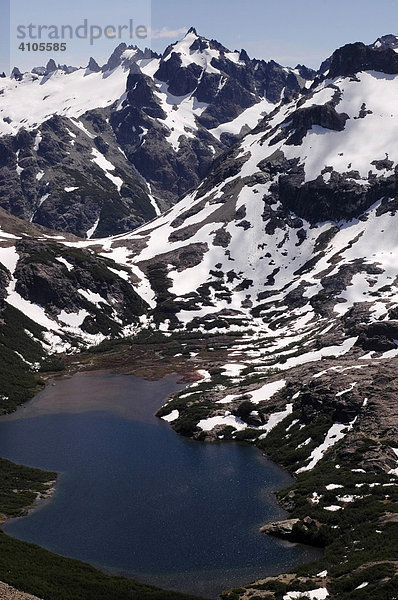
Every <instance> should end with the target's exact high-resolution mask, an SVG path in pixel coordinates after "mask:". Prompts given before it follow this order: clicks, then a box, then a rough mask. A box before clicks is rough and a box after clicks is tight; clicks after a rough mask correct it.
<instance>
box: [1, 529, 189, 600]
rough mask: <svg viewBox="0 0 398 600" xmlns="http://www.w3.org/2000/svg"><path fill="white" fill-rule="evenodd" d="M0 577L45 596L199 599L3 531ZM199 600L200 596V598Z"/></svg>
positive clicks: (62, 599)
mask: <svg viewBox="0 0 398 600" xmlns="http://www.w3.org/2000/svg"><path fill="white" fill-rule="evenodd" d="M0 580H1V581H4V582H6V583H8V584H9V585H12V586H14V587H16V588H17V589H21V590H23V591H25V592H28V593H30V594H34V595H36V596H38V597H39V598H44V599H45V600H190V599H191V600H195V598H197V597H195V596H190V595H188V594H179V593H177V592H168V591H165V590H160V589H158V588H155V587H151V586H148V585H145V584H141V583H139V582H137V581H135V580H133V579H127V578H125V577H115V576H111V575H106V574H105V573H102V572H101V571H97V570H96V569H94V567H91V566H90V565H88V564H86V563H82V562H80V561H78V560H73V559H70V558H64V557H62V556H58V555H56V554H52V553H51V552H48V551H47V550H44V549H43V548H40V547H39V546H35V545H33V544H28V543H26V542H21V541H19V540H15V539H13V538H11V537H9V536H7V535H5V534H4V533H2V532H0ZM197 600H198V599H197Z"/></svg>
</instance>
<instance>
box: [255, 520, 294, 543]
mask: <svg viewBox="0 0 398 600" xmlns="http://www.w3.org/2000/svg"><path fill="white" fill-rule="evenodd" d="M299 522H300V519H286V520H285V521H275V522H273V523H268V524H267V525H263V526H262V527H261V528H260V531H261V533H266V534H267V535H271V536H273V537H277V538H281V539H290V538H291V536H292V532H293V527H294V526H295V525H297V523H299Z"/></svg>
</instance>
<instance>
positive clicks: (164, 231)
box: [5, 34, 398, 365]
mask: <svg viewBox="0 0 398 600" xmlns="http://www.w3.org/2000/svg"><path fill="white" fill-rule="evenodd" d="M190 35H191V34H190ZM192 35H193V34H192ZM390 52H391V51H390V50H383V49H373V48H369V47H366V46H363V45H361V44H353V45H349V46H345V47H344V48H342V49H340V50H338V51H336V52H335V54H334V55H333V58H332V61H331V65H330V69H329V75H327V76H321V77H319V78H318V79H317V81H316V82H315V83H314V85H313V86H312V87H311V89H309V90H304V91H303V92H302V94H301V95H300V97H299V98H298V99H294V100H291V101H287V102H284V103H282V104H281V105H280V106H279V107H278V108H277V109H276V110H274V111H273V113H272V114H271V115H270V116H268V117H265V118H264V119H263V121H262V122H261V123H260V125H258V126H257V127H256V128H255V129H254V130H253V131H252V132H250V133H248V134H247V135H246V136H245V137H244V138H243V139H242V141H241V142H240V143H239V144H238V145H235V146H234V147H233V148H231V149H230V150H229V151H228V152H227V153H226V154H223V155H222V156H221V157H220V158H218V159H217V160H216V161H215V163H214V165H213V167H212V169H211V171H210V173H209V175H208V176H207V177H205V178H204V180H203V181H202V183H201V184H200V185H199V186H198V188H197V189H195V190H194V191H193V192H191V193H189V194H188V195H187V196H185V198H183V199H182V200H181V201H180V202H179V203H178V204H177V205H175V206H174V207H173V208H171V209H170V210H169V211H167V212H166V213H165V214H164V215H161V216H159V217H157V218H156V219H155V220H153V221H151V222H150V223H149V224H147V225H144V226H142V227H140V228H139V229H137V230H136V231H135V232H133V233H130V232H129V233H123V234H120V235H118V236H115V237H110V238H105V239H100V238H98V239H96V240H95V241H94V240H93V241H91V240H87V241H77V240H75V241H70V242H69V241H68V240H67V239H66V238H65V237H64V236H58V238H57V237H56V238H54V242H52V244H53V246H54V244H55V243H56V244H57V245H58V246H57V248H58V249H55V247H54V248H53V250H52V251H51V252H52V256H53V258H52V259H51V261H50V262H51V263H53V262H54V261H56V264H57V267H59V268H58V270H60V269H61V270H62V273H63V274H64V275H67V273H66V271H65V269H64V267H62V268H61V266H59V265H58V263H57V260H58V259H57V258H56V257H58V254H59V255H60V256H61V257H62V256H63V254H62V248H63V247H67V248H69V247H74V248H78V249H79V252H83V251H84V252H85V253H87V252H91V253H94V254H95V255H96V256H98V259H99V260H100V261H103V260H109V259H111V260H112V261H114V264H118V265H119V267H118V268H119V269H122V271H123V272H122V273H121V272H119V277H120V275H122V276H123V277H124V278H125V279H128V280H129V281H130V283H132V284H133V286H134V293H137V294H138V295H139V296H140V297H141V299H142V302H143V306H144V305H145V306H146V308H145V309H143V311H142V313H144V312H145V313H146V314H147V319H149V321H147V320H146V323H152V324H153V326H156V327H157V326H159V327H160V328H161V329H162V330H163V331H167V330H169V331H172V330H176V329H177V330H178V329H181V328H186V329H188V330H199V331H224V332H226V331H230V332H231V331H242V330H245V329H247V327H250V328H251V329H253V330H255V331H257V332H258V333H259V335H260V334H261V336H263V337H264V336H265V338H264V339H269V343H270V345H269V347H268V348H267V349H266V350H265V351H261V352H260V354H259V355H258V356H260V355H261V357H262V359H261V360H264V357H265V356H266V355H270V356H271V355H273V354H274V351H275V349H277V348H278V349H279V350H280V349H281V348H283V347H286V348H290V347H291V346H292V345H293V346H294V345H296V344H299V343H300V341H302V340H304V339H306V340H309V337H310V338H311V339H312V342H311V343H310V342H309V341H307V345H306V348H303V355H304V356H306V358H305V359H304V358H303V360H305V361H307V360H311V359H313V358H316V357H320V356H322V355H324V354H325V352H327V351H328V348H329V349H330V347H333V348H335V347H336V344H337V345H338V344H339V343H342V346H341V349H340V350H339V349H338V348H337V350H336V351H337V352H345V351H346V350H348V349H349V348H351V347H352V346H353V345H354V344H360V345H362V347H363V348H364V349H366V350H372V349H373V350H374V351H376V350H378V349H379V348H383V349H388V350H391V351H393V352H394V351H395V347H396V346H395V342H394V341H393V340H394V339H396V338H395V337H394V335H393V330H392V329H391V330H390V329H388V328H387V330H385V331H384V330H383V332H382V333H380V332H379V333H380V335H379V333H377V334H375V333H374V326H373V325H372V323H374V322H378V321H380V320H386V319H387V320H388V319H390V320H391V319H394V318H395V317H396V314H397V310H398V300H397V298H398V296H397V295H396V290H395V281H396V277H397V274H396V273H395V267H394V261H393V260H392V258H391V257H392V256H394V253H395V251H396V240H395V237H396V236H395V229H396V223H395V220H396V217H395V211H396V199H395V196H396V175H395V167H396V164H397V160H398V152H397V147H396V143H395V120H396V119H397V118H398V115H397V109H396V107H395V101H394V99H395V95H396V77H395V76H394V75H393V74H391V71H393V70H394V69H396V65H395V61H392V60H391V54H390ZM393 56H394V57H395V53H394V55H393ZM361 60H363V61H364V62H363V64H362V63H361V62H360V61H361ZM348 64H349V65H351V67H350V69H349V71H350V72H349V74H347V73H346V71H347V68H348V67H347V65H348ZM397 64H398V63H397ZM339 69H342V71H343V72H342V73H340V72H339ZM381 69H384V70H381ZM396 72H397V73H398V68H397V69H396ZM130 76H131V75H130ZM53 120H54V118H53ZM76 130H78V128H76ZM25 135H27V134H25ZM76 135H77V134H76ZM100 156H101V153H100V151H99V150H98V157H100ZM101 160H102V159H101ZM69 193H70V192H65V194H69ZM5 231H7V230H5ZM46 235H48V234H46ZM24 237H26V234H24ZM42 241H43V240H41V243H42ZM27 246H29V244H28V242H27V241H25V240H23V239H21V240H20V241H18V243H17V244H16V245H15V249H16V253H17V254H18V253H19V252H22V255H23V254H24V253H25V252H28V253H29V252H30V250H29V249H28V250H27ZM46 252H47V251H46ZM68 252H69V250H68ZM15 256H16V259H17V255H15ZM46 256H47V255H46ZM54 257H55V258H54ZM64 258H65V260H67V261H68V262H69V263H71V264H73V261H71V260H69V258H68V257H66V256H65V257H64ZM53 259H54V260H53ZM21 260H22V263H23V262H24V259H21ZM46 260H47V258H46ZM14 262H15V261H14ZM30 262H31V263H32V262H33V261H30ZM22 263H19V262H18V263H16V264H15V265H14V264H13V267H14V268H13V269H9V270H10V274H11V276H13V277H15V278H16V279H17V280H18V281H19V280H20V279H21V277H22V275H23V279H24V278H25V274H23V273H22V272H21V269H20V268H19V265H20V264H22ZM17 264H18V266H16V265H17ZM112 264H113V263H112ZM112 268H115V267H112ZM29 269H30V270H29V277H30V279H29V281H30V282H31V285H30V287H29V285H27V284H26V282H25V279H24V282H21V281H20V282H19V283H18V284H17V285H16V289H17V291H18V290H19V293H20V295H22V296H23V297H24V298H25V300H28V301H33V302H34V303H36V304H40V305H41V306H42V307H43V308H42V309H43V310H44V311H45V312H46V314H47V315H48V316H49V318H50V319H53V320H54V323H55V324H56V325H55V329H57V328H58V322H59V314H60V312H61V311H62V310H64V309H65V310H66V311H67V312H69V313H70V314H71V315H72V314H73V315H75V316H74V317H73V319H75V317H76V318H77V316H76V315H78V314H80V313H79V311H80V310H82V309H83V308H84V307H83V306H82V305H80V304H79V303H75V304H73V306H72V304H71V305H70V306H66V305H65V306H63V305H61V304H62V303H59V302H58V303H57V302H55V301H54V299H53V293H52V292H51V293H50V294H49V295H48V297H44V298H41V297H40V298H35V297H33V296H32V294H33V293H34V290H35V289H36V287H37V285H36V284H37V282H36V281H35V279H34V277H33V275H32V269H34V267H33V266H32V264H31V265H30V267H29ZM39 270H40V274H39V275H40V277H42V276H43V273H42V270H41V269H39ZM71 271H72V269H71ZM72 272H73V271H72ZM68 273H69V271H68ZM126 274H128V275H126ZM46 277H47V279H48V280H52V279H53V273H52V271H51V273H47V274H46ZM54 277H55V275H54ZM46 285H47V287H48V285H50V284H46ZM50 287H51V285H50ZM89 291H90V293H91V292H92V293H94V294H99V295H100V296H101V294H102V292H101V290H97V289H95V290H94V289H91V288H90V290H89ZM104 293H105V296H103V298H104V300H105V304H106V303H109V302H110V298H109V294H110V292H109V290H105V288H104ZM98 302H101V301H100V300H99V299H98ZM94 304H95V303H94ZM16 308H18V307H17V306H16ZM70 318H71V319H72V317H70ZM118 318H120V317H118ZM83 322H84V319H83V320H82V323H83ZM122 322H123V323H124V321H123V319H122ZM124 324H127V322H126V323H124ZM372 328H373V329H372ZM49 329H50V330H51V325H49ZM105 329H106V327H105ZM376 329H377V328H376ZM83 330H84V327H83ZM368 330H369V331H368ZM100 331H101V332H102V333H103V334H105V333H106V332H105V330H104V331H102V330H101V328H100ZM121 331H122V329H120V328H119V330H118V332H119V333H120V332H121ZM331 331H332V333H328V332H331ZM394 331H395V330H394ZM367 332H368V333H367ZM372 332H373V333H372ZM276 335H277V337H278V339H276V337H275V336H276ZM320 336H321V337H320ZM380 337H382V338H383V341H381V342H380V339H378V340H376V341H375V342H374V348H373V347H372V341H369V339H370V340H371V339H373V338H380ZM384 338H386V339H384ZM281 339H283V340H284V342H283V343H282V342H281ZM324 347H325V348H326V349H325V348H324ZM286 364H287V365H289V364H290V363H289V361H287V363H286Z"/></svg>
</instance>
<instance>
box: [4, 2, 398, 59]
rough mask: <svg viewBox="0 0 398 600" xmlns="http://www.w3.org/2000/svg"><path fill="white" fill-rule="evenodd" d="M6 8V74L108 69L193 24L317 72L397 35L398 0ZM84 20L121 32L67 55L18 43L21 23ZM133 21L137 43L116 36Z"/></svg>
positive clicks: (257, 53) (74, 43) (234, 44)
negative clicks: (130, 50)
mask: <svg viewBox="0 0 398 600" xmlns="http://www.w3.org/2000/svg"><path fill="white" fill-rule="evenodd" d="M10 3H11V6H12V10H11V26H10V18H9V17H8V13H9V6H10ZM0 9H1V14H2V20H1V23H0V27H1V28H2V31H1V32H0V33H1V35H0V70H6V71H7V70H8V68H9V65H11V67H13V66H14V65H17V66H19V68H20V69H21V70H27V69H30V68H32V67H33V66H36V65H41V64H45V63H46V62H47V60H48V59H49V58H50V56H53V57H54V58H55V60H56V62H59V63H61V64H64V63H66V64H73V65H77V66H80V65H86V64H87V62H88V59H89V58H90V56H94V58H96V59H97V60H98V62H99V63H100V64H103V63H104V62H106V60H107V57H108V56H109V55H110V54H111V52H112V50H113V48H114V47H115V46H116V45H117V44H118V43H119V41H126V43H137V45H139V46H150V47H152V48H153V49H154V50H156V51H158V52H162V51H163V50H164V48H165V47H166V46H167V45H168V44H170V43H173V42H174V41H176V40H177V39H179V38H181V37H182V35H183V33H184V31H185V30H186V29H187V28H189V27H190V26H194V27H196V29H197V31H198V33H199V34H201V35H203V36H204V37H208V38H214V39H217V40H218V41H219V42H221V43H222V44H224V45H225V46H227V47H228V48H230V49H231V50H235V49H238V50H240V49H241V48H245V50H246V51H247V52H248V54H249V55H250V56H251V57H254V58H263V59H266V60H270V59H274V60H276V61H277V62H279V63H281V64H283V65H286V66H295V65H296V64H297V63H301V64H306V65H308V66H310V67H314V68H317V67H318V66H319V65H320V63H321V62H322V60H323V59H324V58H326V57H327V56H329V55H330V54H331V53H332V52H333V50H335V49H336V48H338V47H340V46H342V45H344V44H346V43H349V42H354V41H363V42H365V43H371V42H373V41H375V40H376V39H377V37H379V36H381V35H384V34H387V33H397V34H398V2H397V0H378V2H377V10H376V9H375V2H374V0H349V1H348V2H347V0H334V1H331V0H245V1H242V0H197V1H196V2H189V0H188V1H187V0H152V2H151V1H150V0H83V1H82V0H68V2H65V3H57V2H54V0H0ZM85 19H87V23H88V26H89V27H90V26H93V27H95V28H101V29H105V26H106V25H110V26H112V27H114V28H115V29H112V30H109V31H110V35H109V39H106V38H105V37H104V36H103V37H102V38H101V39H98V40H94V41H93V44H90V40H89V39H76V38H75V39H73V40H71V39H67V40H66V42H67V49H66V51H65V52H60V51H58V52H54V51H53V52H50V53H47V52H39V51H33V50H27V47H26V46H25V48H24V50H23V51H22V50H21V49H19V46H20V44H21V42H24V43H27V42H31V43H35V41H36V42H38V41H39V40H38V39H36V38H35V39H28V38H27V37H25V39H21V38H18V37H17V26H18V25H20V26H21V25H22V26H23V27H24V28H25V29H24V32H25V34H26V35H27V29H26V27H27V25H28V24H30V23H32V24H35V25H38V24H42V25H46V26H49V25H57V26H58V27H60V26H61V25H70V26H71V27H73V30H74V31H75V28H76V27H77V26H78V25H81V24H82V23H84V20H85ZM130 19H132V20H133V28H132V33H133V37H124V38H123V40H119V39H114V38H113V37H112V35H111V34H112V33H113V32H114V31H115V30H116V31H117V29H118V27H119V26H123V25H124V26H126V25H128V26H130ZM395 24H397V25H395ZM138 25H144V26H145V27H146V28H147V30H148V32H149V33H150V34H151V35H152V39H149V37H147V38H141V39H138V38H137V37H136V36H135V33H136V32H135V28H136V27H137V26H138ZM395 27H396V28H395ZM126 31H127V29H126V28H125V29H124V30H123V33H125V32H126ZM97 32H98V29H95V34H96V35H97ZM141 33H142V31H141ZM125 35H126V34H125ZM128 35H130V30H129V34H128ZM42 40H43V41H45V42H50V41H52V42H54V39H53V40H49V39H48V38H47V37H46V35H45V30H44V33H43V36H42ZM59 41H62V40H59Z"/></svg>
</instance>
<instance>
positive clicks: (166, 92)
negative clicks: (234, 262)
mask: <svg viewBox="0 0 398 600" xmlns="http://www.w3.org/2000/svg"><path fill="white" fill-rule="evenodd" d="M313 77H314V73H313V72H312V71H311V70H310V69H306V68H305V67H298V68H297V69H286V68H283V67H281V66H279V65H277V64H276V63H274V62H273V61H271V62H269V63H266V62H265V61H258V60H251V59H249V57H248V56H247V54H246V53H245V52H244V51H241V52H229V51H228V50H227V49H226V48H224V47H223V46H222V45H221V44H219V43H217V42H215V41H208V40H206V39H204V38H203V37H200V36H199V35H198V34H197V33H196V31H195V30H194V29H191V30H190V31H189V32H188V33H187V34H186V36H185V37H184V39H183V40H181V41H180V42H177V43H176V44H174V45H172V46H169V48H167V50H166V51H165V53H164V54H163V55H162V56H157V55H155V54H153V53H152V52H151V51H150V50H146V51H141V50H139V49H137V48H135V47H127V46H126V44H121V45H119V46H118V47H117V48H116V50H115V51H114V53H113V54H112V56H111V57H110V59H109V61H108V62H107V63H106V65H104V66H103V67H99V65H98V64H97V63H96V62H95V60H94V59H93V58H91V59H90V62H89V64H88V66H87V67H86V68H80V69H76V68H72V67H67V66H66V65H64V66H59V67H57V65H56V64H55V62H54V61H50V62H49V63H48V65H47V66H46V67H40V68H37V69H34V70H33V71H32V73H24V74H22V73H20V71H19V70H18V69H14V70H13V73H12V75H11V77H10V78H8V77H5V78H2V79H1V81H0V90H1V95H0V134H1V138H0V147H1V153H0V154H1V156H0V189H1V206H2V207H3V208H5V209H6V210H8V211H11V212H12V213H13V214H15V215H16V216H19V217H22V218H24V219H26V220H29V221H31V222H34V223H38V224H41V225H44V226H46V227H50V228H52V229H58V230H61V231H66V232H70V233H74V234H76V235H79V236H81V237H84V236H86V237H91V236H94V237H101V236H104V235H109V234H115V233H119V232H123V231H129V230H131V229H133V228H135V227H137V226H139V225H140V224H142V223H144V222H146V221H148V220H150V219H151V218H153V217H154V216H156V214H159V212H160V211H161V210H164V209H165V208H167V207H169V206H170V204H172V203H174V202H175V201H176V200H177V199H178V198H179V197H180V196H181V195H182V194H183V193H185V192H186V191H187V190H188V189H190V188H192V187H195V186H197V185H198V184H199V182H200V181H201V180H202V178H203V177H204V176H205V175H206V173H207V172H208V170H209V168H210V166H211V165H212V163H213V161H214V159H215V157H216V156H218V155H219V154H220V153H221V152H222V151H224V150H225V149H226V148H227V147H228V146H229V145H230V144H231V143H232V142H233V141H234V140H236V139H237V138H238V137H239V136H240V135H241V134H243V133H244V132H246V131H248V130H249V129H250V128H251V127H253V126H255V125H256V124H257V123H258V121H259V120H260V119H261V118H262V116H263V115H264V114H266V113H268V112H270V111H271V110H273V109H274V108H275V106H276V105H277V104H278V103H279V102H280V101H281V100H283V99H284V98H287V97H290V96H291V95H292V94H294V93H297V92H299V91H300V89H301V88H302V87H303V86H304V85H306V84H307V82H308V81H311V79H312V78H313ZM27 102H28V103H29V110H27Z"/></svg>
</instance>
